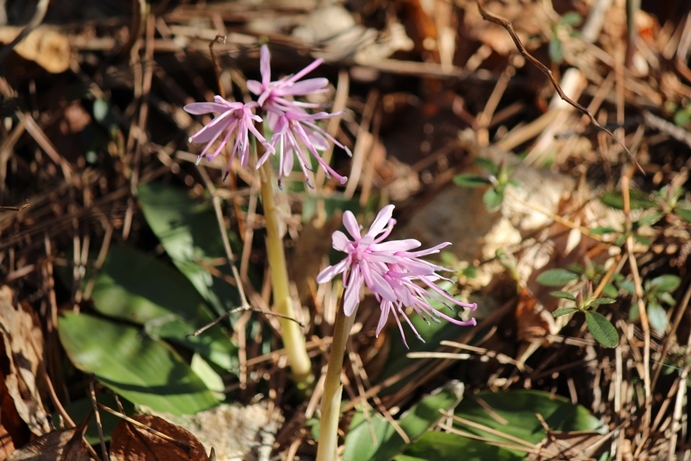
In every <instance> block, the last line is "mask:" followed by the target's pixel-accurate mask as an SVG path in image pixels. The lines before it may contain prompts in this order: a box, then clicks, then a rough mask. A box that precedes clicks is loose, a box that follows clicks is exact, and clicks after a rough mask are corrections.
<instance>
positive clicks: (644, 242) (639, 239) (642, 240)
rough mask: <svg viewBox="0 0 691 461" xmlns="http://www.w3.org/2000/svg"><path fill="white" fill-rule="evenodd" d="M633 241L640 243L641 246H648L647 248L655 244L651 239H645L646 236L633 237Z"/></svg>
mask: <svg viewBox="0 0 691 461" xmlns="http://www.w3.org/2000/svg"><path fill="white" fill-rule="evenodd" d="M633 239H634V240H635V241H636V242H638V243H640V244H641V245H643V246H646V247H649V246H650V245H652V243H653V242H651V241H650V239H649V238H648V237H644V236H642V235H634V236H633Z"/></svg>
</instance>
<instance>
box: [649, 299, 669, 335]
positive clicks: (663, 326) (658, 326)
mask: <svg viewBox="0 0 691 461" xmlns="http://www.w3.org/2000/svg"><path fill="white" fill-rule="evenodd" d="M646 311H647V312H648V320H649V321H650V326H651V327H652V328H653V330H655V332H656V333H657V334H660V335H661V334H664V332H665V331H666V330H667V325H668V322H667V312H666V311H665V309H664V307H662V306H661V305H659V304H658V303H648V306H646Z"/></svg>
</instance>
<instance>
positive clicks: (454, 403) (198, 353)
mask: <svg viewBox="0 0 691 461" xmlns="http://www.w3.org/2000/svg"><path fill="white" fill-rule="evenodd" d="M29 3H32V2H11V1H8V2H0V9H2V11H0V13H1V14H0V46H1V47H0V121H2V123H1V124H0V280H2V281H3V282H2V285H1V286H0V326H2V339H3V341H2V343H0V350H1V351H2V353H1V354H0V378H1V379H0V396H1V397H2V398H1V399H0V401H1V402H2V403H1V407H0V459H5V458H6V457H8V458H7V459H66V460H67V459H69V460H81V459H101V460H107V459H111V460H126V459H142V460H149V459H151V460H153V459H166V460H168V459H171V460H178V459H180V460H183V459H217V460H219V461H221V460H242V459H247V460H260V461H266V460H270V459H287V460H294V459H295V460H296V459H302V460H309V459H314V457H315V453H316V440H318V432H319V431H318V416H319V408H318V407H319V398H320V395H321V394H320V392H321V390H320V386H321V385H322V384H321V382H320V381H319V377H320V376H322V374H323V368H324V367H325V366H326V363H327V358H328V350H329V345H330V343H331V336H332V333H333V321H334V315H335V314H334V313H335V312H336V310H337V309H338V305H339V304H338V295H339V290H340V287H341V286H340V285H339V283H340V282H337V283H334V284H333V285H332V284H322V285H318V284H317V283H316V281H315V279H316V276H317V274H318V273H319V271H320V270H321V269H323V268H324V267H325V266H326V265H327V264H328V261H331V264H333V263H334V262H335V261H336V259H334V258H336V257H337V256H336V254H335V253H333V252H332V253H330V251H331V234H332V233H333V232H334V231H335V230H337V229H339V228H340V227H341V217H342V213H343V212H344V211H345V210H351V211H352V212H353V213H354V214H355V215H356V216H357V217H358V220H359V222H361V223H364V224H368V223H370V222H371V221H372V219H373V218H374V216H375V214H376V212H377V211H378V210H379V209H380V208H381V207H382V206H384V205H386V204H394V205H395V206H396V208H395V211H394V215H393V216H394V218H395V219H396V221H397V225H396V229H395V231H394V233H393V236H394V237H395V238H397V239H409V238H414V239H417V240H419V241H420V242H421V243H422V244H423V246H424V247H431V246H434V245H437V244H440V243H442V242H450V243H451V244H452V245H450V246H448V247H446V248H444V250H443V251H442V252H441V253H440V254H439V255H437V256H438V257H437V262H439V264H441V265H443V266H445V267H449V268H451V269H453V272H452V273H451V274H450V275H449V277H450V281H447V282H445V283H446V285H444V288H445V289H447V290H448V291H449V293H451V294H452V295H453V296H455V297H457V298H458V299H462V300H464V301H468V300H469V301H470V302H474V303H477V306H478V307H477V310H476V311H475V312H465V313H462V315H463V318H468V316H469V315H470V316H474V318H475V319H476V320H477V323H478V324H477V326H475V327H461V326H457V325H454V324H451V323H447V322H440V323H436V322H432V323H431V324H430V325H428V324H426V323H425V321H424V320H425V319H422V318H420V317H418V316H414V315H410V317H411V320H412V321H413V325H414V326H415V328H417V329H418V331H419V333H420V336H421V338H422V339H424V341H422V340H420V339H418V338H417V337H416V336H415V334H414V333H413V332H412V331H411V330H410V329H409V326H408V325H406V324H405V323H404V325H403V331H404V332H405V334H406V341H407V347H406V345H404V343H403V341H401V333H400V332H399V328H398V327H397V325H396V323H395V322H394V321H390V322H389V323H388V324H387V325H386V326H385V327H384V329H383V331H382V333H381V334H379V335H375V331H376V329H377V324H378V322H379V318H380V309H379V306H378V304H377V301H376V299H375V298H374V297H373V296H372V295H369V294H365V295H364V299H363V301H362V303H361V307H360V309H359V310H358V314H357V318H356V323H355V328H354V332H355V333H354V334H353V335H352V337H351V342H350V345H349V347H348V354H347V358H346V364H345V366H344V373H343V382H344V392H343V395H344V404H343V407H342V412H343V418H342V421H341V424H340V428H341V430H342V431H341V433H340V436H341V438H340V448H339V456H340V457H342V459H344V460H346V461H348V460H353V461H362V460H388V459H396V460H399V461H404V460H407V461H411V460H427V459H429V460H432V459H434V460H456V459H467V460H474V459H479V460H484V459H493V460H498V459H525V458H528V459H535V460H538V459H583V460H586V459H598V460H609V459H611V460H614V459H617V460H646V459H651V460H655V459H670V460H671V459H691V432H690V431H689V429H690V428H689V426H688V424H689V421H688V417H687V413H688V409H689V402H688V394H687V390H688V386H689V381H688V373H689V369H690V364H691V310H689V309H688V306H689V299H690V298H691V271H689V270H688V269H689V267H691V265H690V264H689V261H688V256H689V253H690V252H691V239H690V235H689V233H690V231H691V194H690V193H689V192H688V191H689V190H691V183H690V181H689V177H688V172H689V168H690V166H691V70H690V69H689V56H690V53H689V52H690V48H691V6H690V5H688V4H687V2H685V1H683V0H670V1H666V2H652V1H642V2H641V1H634V0H629V1H625V0H552V1H549V0H546V1H542V0H524V1H497V0H486V1H481V0H454V1H451V2H450V1H445V0H425V1H422V0H406V1H400V2H383V1H376V0H353V1H349V2H346V3H345V4H343V5H341V4H337V3H333V2H317V1H316V0H289V1H245V0H240V1H232V2H231V1H214V2H204V1H193V0H188V1H182V0H181V1H163V0H160V1H153V2H150V3H147V2H145V1H144V0H133V1H132V2H131V4H127V5H125V3H127V2H119V1H115V0H103V1H101V2H79V1H77V0H73V1H67V2H51V5H50V6H49V7H47V3H48V2H44V1H39V2H38V4H37V5H30V4H29ZM34 3H36V2H34ZM34 7H35V8H34ZM46 7H47V9H46ZM20 33H21V34H22V37H23V39H22V40H21V41H19V42H18V41H17V38H18V35H19V34H20ZM263 44H267V45H268V47H269V49H270V51H271V68H272V76H273V77H274V78H279V77H282V76H285V75H289V74H294V73H296V72H298V71H299V70H300V69H302V68H304V67H305V66H307V65H309V64H310V63H311V62H313V61H314V60H315V59H318V58H320V59H323V63H322V64H321V65H320V66H318V67H317V68H316V69H315V70H313V71H312V72H311V73H310V74H309V77H308V78H313V77H325V78H326V79H328V81H329V86H328V88H329V91H328V92H326V93H324V94H321V95H319V98H318V99H314V100H312V101H311V102H315V103H319V104H324V108H325V109H326V110H328V111H331V112H335V113H338V116H337V117H334V118H331V119H329V120H328V123H327V124H326V125H324V126H323V128H324V129H325V130H327V131H328V133H329V134H330V135H332V136H333V137H334V138H335V139H336V140H337V141H338V142H339V143H340V144H342V145H343V146H345V147H347V150H348V151H350V153H352V156H349V155H348V152H346V150H344V149H341V148H339V147H338V146H337V147H335V148H334V149H326V150H325V151H324V152H323V153H322V157H323V158H324V159H325V160H326V161H327V162H328V163H329V164H330V165H331V167H333V169H334V170H335V171H336V172H338V173H339V174H341V175H343V176H347V177H348V182H347V183H345V184H340V183H339V182H338V181H337V180H336V179H335V178H334V177H329V176H328V175H325V174H324V171H323V170H322V169H321V168H318V169H317V168H316V163H315V165H314V166H315V168H314V171H313V172H312V171H310V172H308V178H309V184H308V183H306V181H305V175H304V174H303V173H302V171H301V169H300V168H299V165H297V162H296V167H295V168H294V169H293V170H294V171H293V173H292V174H291V175H290V176H289V177H286V178H284V179H283V181H282V183H281V189H280V190H279V189H278V187H276V188H275V190H274V192H275V194H276V200H277V202H278V203H277V206H278V209H279V210H280V215H281V217H282V219H283V221H284V222H283V230H284V231H285V236H284V244H285V250H286V256H287V260H288V261H287V263H288V270H289V274H290V280H291V283H292V286H291V289H292V291H293V298H294V299H295V303H296V305H299V306H301V309H299V311H298V313H297V317H298V318H297V319H296V320H297V321H299V323H300V325H301V330H302V332H303V333H304V334H305V338H306V342H307V350H308V353H309V356H310V359H311V361H312V366H313V370H315V374H316V378H317V380H316V383H315V387H314V388H312V389H311V390H310V391H307V392H306V391H305V390H304V389H300V388H299V386H296V385H295V384H294V383H293V381H292V378H293V377H292V376H291V374H290V369H289V367H288V366H287V358H286V354H285V350H284V349H283V343H282V338H281V327H280V326H279V322H278V320H277V318H276V317H275V316H273V315H271V314H267V312H268V311H269V310H270V309H271V305H272V298H271V290H272V286H271V277H269V267H268V263H267V251H266V249H265V247H264V240H265V236H266V231H265V224H266V221H265V219H264V207H263V201H262V200H261V196H260V182H261V178H260V176H259V173H258V172H257V171H256V170H255V169H254V168H253V167H252V165H249V166H248V167H247V168H244V167H243V166H242V165H240V163H239V162H238V159H237V158H236V159H234V160H233V162H232V168H231V170H232V171H231V172H230V174H229V175H228V177H227V178H224V176H225V174H224V173H225V171H226V162H227V159H228V153H223V154H222V155H219V156H218V157H217V158H216V159H215V160H213V161H207V160H202V161H201V162H198V163H197V157H198V155H199V153H200V152H201V147H200V146H198V145H195V144H193V143H190V142H189V137H190V136H192V135H193V134H195V133H196V132H198V131H199V129H200V128H201V127H202V126H203V124H204V123H208V122H209V121H210V120H212V117H210V116H206V117H201V116H197V115H194V116H193V115H190V114H189V113H187V112H185V111H184V110H183V107H184V106H185V105H186V104H189V103H192V102H201V101H211V100H213V98H214V96H215V95H218V94H221V95H225V97H226V98H227V99H229V100H239V101H249V100H250V99H251V96H252V95H251V94H250V92H249V91H248V88H247V80H248V79H255V80H261V76H260V72H259V69H260V66H259V53H260V46H261V45H263ZM560 93H561V96H563V97H560ZM273 166H274V167H275V163H274V164H273ZM310 186H312V187H310ZM365 227H367V226H365ZM226 237H227V238H226ZM230 263H232V264H234V266H235V269H236V272H234V271H232V270H231V266H232V264H230ZM238 286H241V287H242V288H243V290H238ZM245 303H247V304H248V305H249V306H250V307H251V309H249V310H240V311H238V312H234V313H232V314H231V315H230V316H229V317H228V318H225V319H224V320H222V321H221V322H220V323H219V324H218V325H215V326H214V327H213V328H210V329H209V330H208V331H207V332H204V333H202V334H200V335H199V336H190V333H193V332H194V331H195V330H197V329H198V328H200V327H202V326H204V325H205V324H207V323H209V322H210V321H212V320H213V319H214V318H216V317H218V316H220V315H222V314H223V313H225V312H227V311H229V310H232V309H235V308H237V307H239V306H242V305H244V304H245ZM444 312H445V313H448V314H449V315H455V314H454V313H453V312H451V313H449V312H448V311H444ZM147 428H148V429H147ZM152 428H153V429H155V431H151V429H152ZM212 448H213V455H210V454H209V453H210V452H211V449H212ZM31 453H33V454H34V455H33V456H39V455H40V456H45V457H43V458H29V457H27V456H30V454H31ZM461 453H462V454H463V455H460V454H461Z"/></svg>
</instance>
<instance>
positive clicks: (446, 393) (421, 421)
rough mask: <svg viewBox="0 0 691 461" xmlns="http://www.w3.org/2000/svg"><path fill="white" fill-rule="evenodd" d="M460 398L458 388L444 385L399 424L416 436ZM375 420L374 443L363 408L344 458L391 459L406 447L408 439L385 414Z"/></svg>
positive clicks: (372, 421) (354, 424) (357, 459)
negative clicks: (384, 416)
mask: <svg viewBox="0 0 691 461" xmlns="http://www.w3.org/2000/svg"><path fill="white" fill-rule="evenodd" d="M458 401H459V396H458V395H457V394H456V391H455V390H454V389H452V388H448V389H443V390H441V391H440V392H437V393H436V394H433V395H430V396H428V397H425V398H423V399H422V400H421V401H420V403H418V404H417V405H415V406H413V407H412V408H411V409H410V410H408V411H407V412H406V413H405V414H404V415H403V416H402V417H401V418H400V419H399V421H398V424H399V426H400V427H401V429H403V431H404V432H405V433H406V434H407V435H408V437H409V438H410V439H411V440H416V439H418V438H419V437H421V436H422V435H423V434H424V433H425V432H426V431H427V430H428V429H429V428H430V427H432V426H433V425H434V424H436V423H437V421H439V420H440V419H441V418H442V414H441V410H449V409H451V408H452V407H453V406H454V405H455V404H456V403H457V402H458ZM371 423H372V428H373V429H374V432H375V434H376V436H377V443H376V444H375V443H372V436H371V433H370V426H369V423H368V422H367V421H365V420H364V416H363V414H362V412H358V414H357V415H356V416H355V418H354V419H353V421H352V423H351V429H350V431H349V432H348V436H347V437H346V440H345V451H344V452H343V461H360V460H368V461H388V460H390V459H391V458H392V457H394V456H396V455H397V454H399V453H401V452H402V451H403V450H404V449H405V447H406V444H405V442H404V440H403V439H402V438H401V436H400V435H398V433H397V432H396V431H395V430H394V428H393V426H391V424H390V423H389V422H388V421H386V420H385V419H384V418H383V417H381V416H379V415H375V416H374V417H373V418H371Z"/></svg>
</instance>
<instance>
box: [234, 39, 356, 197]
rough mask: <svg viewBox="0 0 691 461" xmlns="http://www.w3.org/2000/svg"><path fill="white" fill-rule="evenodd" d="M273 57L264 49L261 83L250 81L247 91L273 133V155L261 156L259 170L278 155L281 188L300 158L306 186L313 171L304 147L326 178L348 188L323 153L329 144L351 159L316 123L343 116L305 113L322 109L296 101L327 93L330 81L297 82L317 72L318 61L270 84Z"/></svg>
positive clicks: (267, 49) (262, 52)
mask: <svg viewBox="0 0 691 461" xmlns="http://www.w3.org/2000/svg"><path fill="white" fill-rule="evenodd" d="M270 60H271V55H270V53H269V48H268V47H267V46H266V45H264V46H262V48H261V51H260V63H259V66H260V71H261V75H262V81H261V82H258V81H256V80H249V81H248V82H247V88H248V89H249V90H250V91H251V92H252V93H254V94H256V95H257V96H258V100H257V102H258V104H259V106H260V107H261V108H262V109H264V111H265V113H266V117H265V118H266V123H267V125H268V127H269V128H270V129H271V131H273V135H272V137H271V145H272V147H273V149H272V151H271V152H269V151H267V153H266V154H265V155H264V156H262V158H260V159H259V162H257V167H259V166H261V165H262V164H263V163H264V162H266V161H267V159H268V156H269V155H271V154H274V153H275V152H278V154H279V164H280V167H279V169H280V171H279V175H278V184H279V187H280V184H281V180H282V178H283V176H284V175H288V174H290V172H291V171H292V169H293V164H294V161H295V160H294V158H293V155H294V156H295V157H297V160H298V162H300V167H301V168H302V171H303V173H304V174H305V178H306V181H307V184H308V185H309V186H310V187H313V186H312V183H311V182H310V180H309V175H308V171H311V166H310V165H311V162H310V160H309V157H308V156H307V155H305V152H304V150H303V149H302V147H301V146H304V147H305V148H306V149H307V150H308V151H309V152H310V154H312V156H313V157H314V158H315V159H316V161H317V163H318V164H319V165H320V166H321V167H322V168H323V169H324V171H325V172H326V174H327V176H329V177H330V176H333V177H334V178H336V179H337V180H338V181H339V182H340V183H341V184H345V182H346V181H347V180H348V178H347V177H345V176H341V175H339V174H338V173H336V171H334V169H333V168H331V167H330V166H329V165H328V164H327V163H326V162H325V161H324V160H323V159H322V158H321V154H320V152H323V151H325V150H326V149H328V148H329V143H328V142H329V141H330V142H332V143H333V144H335V145H337V146H338V147H340V148H341V149H343V150H345V151H346V152H347V153H348V154H349V155H350V151H349V150H348V148H347V147H345V146H344V145H342V144H341V143H339V142H338V141H337V140H336V139H334V137H333V136H331V135H329V134H328V133H327V132H326V131H324V129H322V128H320V127H319V126H317V124H316V123H315V122H317V121H319V120H325V119H328V118H331V117H335V116H337V115H340V113H334V114H329V113H327V112H317V113H314V114H310V113H308V112H307V110H306V109H319V108H320V105H319V104H315V103H309V102H301V101H296V100H295V97H297V96H307V95H310V94H317V93H324V92H325V91H327V89H326V86H327V85H328V83H329V81H328V80H327V79H325V78H312V79H308V80H303V81H301V82H300V81H298V80H300V79H301V78H302V77H303V76H305V75H306V74H308V73H310V72H311V71H312V70H314V69H316V68H317V67H318V66H319V65H320V64H321V63H322V60H321V59H317V60H316V61H314V62H313V63H312V64H310V65H309V66H307V67H305V68H304V69H302V70H301V71H300V72H298V73H297V74H295V75H292V76H288V77H284V78H282V79H280V80H277V81H271V64H270Z"/></svg>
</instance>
